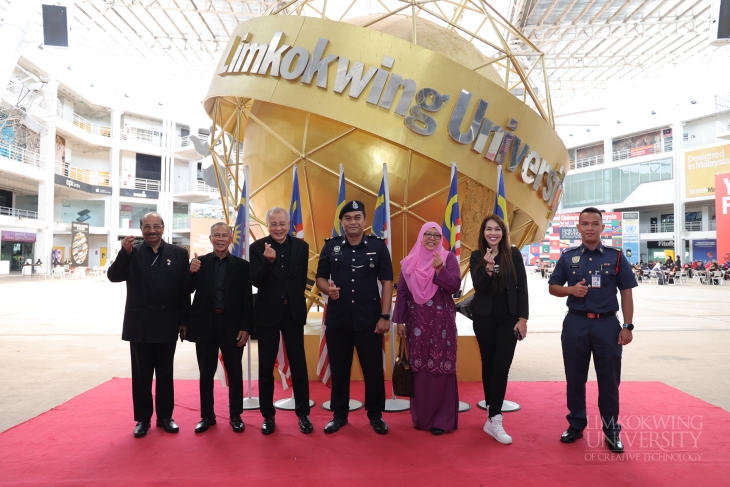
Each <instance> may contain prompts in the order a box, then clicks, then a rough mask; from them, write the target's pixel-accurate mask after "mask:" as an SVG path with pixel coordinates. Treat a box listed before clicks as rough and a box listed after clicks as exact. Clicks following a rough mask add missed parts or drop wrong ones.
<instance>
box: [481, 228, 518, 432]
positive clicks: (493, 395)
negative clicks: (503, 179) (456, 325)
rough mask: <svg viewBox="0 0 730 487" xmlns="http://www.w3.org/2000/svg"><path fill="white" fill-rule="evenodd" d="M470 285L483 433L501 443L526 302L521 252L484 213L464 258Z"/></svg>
mask: <svg viewBox="0 0 730 487" xmlns="http://www.w3.org/2000/svg"><path fill="white" fill-rule="evenodd" d="M469 268H470V270H471V279H472V282H473V283H474V291H475V294H474V298H473V299H472V302H471V311H472V314H473V318H472V319H473V323H474V334H475V335H476V338H477V343H479V352H480V354H481V357H482V383H483V385H484V399H485V400H486V402H487V407H488V413H489V417H488V419H487V422H486V424H485V425H484V431H485V432H486V433H487V434H489V435H490V436H492V437H494V438H495V439H496V440H497V441H499V442H500V443H504V444H510V443H512V438H511V437H510V436H509V435H508V434H507V433H506V432H505V431H504V427H503V426H502V402H503V401H504V395H505V392H506V390H507V376H508V374H509V368H510V366H511V365H512V358H513V357H514V354H515V347H516V345H517V340H518V339H519V340H521V339H522V338H524V337H525V335H527V318H529V306H528V301H527V274H526V273H525V264H524V262H523V261H522V254H521V253H520V250H519V249H517V248H516V247H512V246H510V243H509V234H508V233H507V228H506V227H505V224H504V221H503V220H502V219H501V218H500V217H499V216H497V215H489V216H487V217H486V218H485V219H484V221H482V225H481V227H480V228H479V249H478V250H475V251H474V252H472V254H471V259H470V262H469Z"/></svg>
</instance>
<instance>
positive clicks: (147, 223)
mask: <svg viewBox="0 0 730 487" xmlns="http://www.w3.org/2000/svg"><path fill="white" fill-rule="evenodd" d="M139 226H140V229H141V230H142V236H143V237H144V242H141V243H139V244H137V245H135V244H134V236H132V235H129V236H127V237H126V238H125V239H124V241H122V249H121V250H120V251H119V253H118V254H117V257H116V259H115V260H114V263H113V264H112V265H111V267H109V271H108V272H107V277H108V278H109V280H110V281H111V282H122V281H125V282H126V283H127V303H126V305H125V307H124V325H123V330H122V340H126V341H128V342H129V347H130V353H131V356H132V400H133V402H134V420H135V421H137V425H136V426H135V428H134V436H135V437H136V438H142V437H143V436H145V435H146V434H147V432H148V430H149V427H150V420H151V418H152V412H153V405H152V402H153V401H152V377H153V375H154V376H155V377H156V378H157V382H156V386H155V412H156V413H157V426H159V427H162V428H164V429H165V431H167V432H168V433H177V432H178V431H179V428H178V426H177V424H175V421H174V420H173V419H172V410H173V407H174V389H173V383H172V365H173V360H174V358H175V343H176V341H177V336H178V333H180V334H181V335H182V336H184V334H185V325H186V323H187V314H188V308H189V307H190V292H189V291H188V282H189V279H190V273H189V272H188V253H187V251H185V249H183V248H181V247H178V246H176V245H173V244H170V243H167V242H165V241H164V240H163V239H162V234H163V232H164V230H165V223H164V222H163V221H162V217H160V215H158V214H157V213H147V214H146V215H144V216H143V217H142V218H140V222H139Z"/></svg>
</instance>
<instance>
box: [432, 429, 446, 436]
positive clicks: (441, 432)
mask: <svg viewBox="0 0 730 487" xmlns="http://www.w3.org/2000/svg"><path fill="white" fill-rule="evenodd" d="M431 434H432V435H435V436H441V435H443V434H444V430H442V429H441V428H431Z"/></svg>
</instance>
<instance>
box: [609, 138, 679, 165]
mask: <svg viewBox="0 0 730 487" xmlns="http://www.w3.org/2000/svg"><path fill="white" fill-rule="evenodd" d="M672 150H673V149H672V141H671V140H665V141H664V142H663V143H661V144H651V145H645V146H643V147H634V148H633V149H622V150H620V151H616V152H614V153H613V160H614V161H623V160H625V159H633V158H634V157H641V156H647V155H650V154H661V153H663V152H672Z"/></svg>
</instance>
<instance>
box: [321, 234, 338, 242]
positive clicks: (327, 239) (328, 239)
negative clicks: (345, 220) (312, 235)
mask: <svg viewBox="0 0 730 487" xmlns="http://www.w3.org/2000/svg"><path fill="white" fill-rule="evenodd" d="M336 238H340V236H339V235H336V236H334V237H330V238H326V239H324V241H325V242H329V241H330V240H334V239H336Z"/></svg>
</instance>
